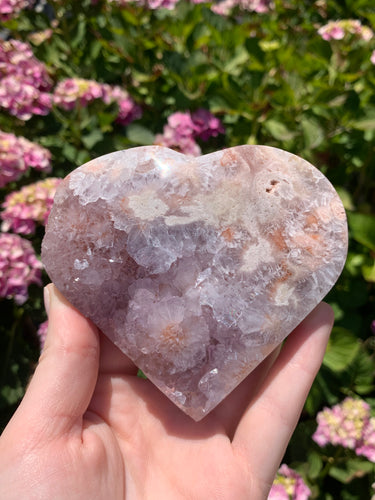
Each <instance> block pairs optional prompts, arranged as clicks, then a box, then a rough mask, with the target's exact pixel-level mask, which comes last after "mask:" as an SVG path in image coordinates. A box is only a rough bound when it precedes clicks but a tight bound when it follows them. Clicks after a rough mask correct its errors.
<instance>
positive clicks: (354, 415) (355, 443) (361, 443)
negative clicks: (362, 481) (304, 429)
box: [313, 398, 375, 462]
mask: <svg viewBox="0 0 375 500" xmlns="http://www.w3.org/2000/svg"><path fill="white" fill-rule="evenodd" d="M317 422H318V427H317V430H316V431H315V433H314V434H313V440H314V441H315V442H316V443H317V444H318V445H319V446H325V445H326V444H328V443H330V444H333V445H336V446H337V445H341V446H343V447H344V448H349V449H352V450H355V452H356V454H357V455H364V456H365V457H367V458H368V459H369V460H371V461H372V462H375V419H374V418H371V416H370V406H369V405H368V404H367V403H366V402H365V401H363V400H361V399H353V398H346V399H344V401H343V402H342V403H340V404H337V405H335V406H333V407H332V408H324V409H323V411H321V412H319V413H318V415H317Z"/></svg>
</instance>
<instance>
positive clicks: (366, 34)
mask: <svg viewBox="0 0 375 500" xmlns="http://www.w3.org/2000/svg"><path fill="white" fill-rule="evenodd" d="M318 33H319V35H320V36H321V37H322V38H323V39H324V40H327V41H329V40H342V39H343V38H345V37H346V36H349V35H354V36H356V37H357V38H359V39H361V40H365V41H366V42H367V41H368V40H371V38H372V37H373V36H374V33H373V31H372V30H371V28H369V27H368V26H363V25H362V23H361V21H359V20H358V19H342V20H339V21H330V22H329V23H327V24H325V25H324V26H321V27H320V28H319V29H318Z"/></svg>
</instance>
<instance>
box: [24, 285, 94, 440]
mask: <svg viewBox="0 0 375 500" xmlns="http://www.w3.org/2000/svg"><path fill="white" fill-rule="evenodd" d="M45 303H46V309H47V312H48V331H47V339H46V343H45V346H44V349H43V351H42V354H41V356H40V360H39V364H38V366H37V368H36V370H35V373H34V376H33V378H32V379H31V382H30V385H29V387H28V389H27V391H26V394H25V397H24V399H23V401H22V403H21V405H20V408H19V410H18V412H17V413H21V414H22V415H23V416H24V417H25V420H24V422H28V423H29V425H32V426H33V430H34V431H36V429H37V428H38V427H39V428H40V430H41V432H42V434H43V438H44V439H48V438H54V437H59V436H61V435H63V434H65V433H67V432H71V431H72V429H73V428H74V427H75V428H77V429H78V430H79V431H80V430H81V427H82V417H83V414H84V413H85V411H86V409H87V407H88V405H89V402H90V400H91V397H92V394H93V391H94V388H95V384H96V380H97V376H98V365H99V334H98V331H97V328H96V327H95V326H94V325H93V324H92V323H91V322H90V321H89V320H88V319H86V318H85V317H84V316H82V314H81V313H79V312H78V311H77V309H75V308H74V307H73V306H72V305H71V304H70V303H69V302H68V301H67V300H66V299H65V297H63V295H62V294H61V293H60V292H59V291H58V289H57V288H56V287H55V286H54V285H52V284H51V285H48V286H47V287H46V288H45ZM18 417H21V415H18Z"/></svg>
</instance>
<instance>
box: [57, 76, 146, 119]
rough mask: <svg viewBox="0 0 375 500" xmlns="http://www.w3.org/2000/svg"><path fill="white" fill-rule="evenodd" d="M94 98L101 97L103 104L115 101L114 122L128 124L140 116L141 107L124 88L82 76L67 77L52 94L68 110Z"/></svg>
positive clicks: (85, 104) (59, 104) (86, 103)
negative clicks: (116, 112) (116, 111)
mask: <svg viewBox="0 0 375 500" xmlns="http://www.w3.org/2000/svg"><path fill="white" fill-rule="evenodd" d="M96 99H101V100H102V101H103V102H104V103H105V104H111V103H113V102H116V103H117V105H118V116H117V118H116V122H117V123H119V124H120V125H128V124H129V123H130V122H132V121H133V120H135V119H137V118H140V117H141V116H142V110H141V108H140V107H139V106H138V105H137V104H135V102H134V101H133V99H132V98H131V97H130V95H129V94H128V92H126V90H124V89H123V88H121V87H119V86H117V85H114V86H111V85H108V84H106V83H99V82H96V81H95V80H85V79H83V78H68V79H66V80H63V81H61V82H60V83H59V84H58V85H57V87H56V88H55V91H54V94H53V100H54V103H55V104H56V105H57V106H60V107H61V108H64V109H66V110H68V111H69V110H71V109H74V108H75V107H76V106H77V105H79V106H82V107H85V106H87V105H88V104H89V103H90V102H92V101H94V100H96Z"/></svg>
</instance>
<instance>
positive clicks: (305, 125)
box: [301, 118, 324, 149]
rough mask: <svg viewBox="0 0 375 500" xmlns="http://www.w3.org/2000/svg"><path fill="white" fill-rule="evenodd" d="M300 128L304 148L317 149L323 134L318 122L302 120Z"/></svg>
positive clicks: (309, 119)
mask: <svg viewBox="0 0 375 500" xmlns="http://www.w3.org/2000/svg"><path fill="white" fill-rule="evenodd" d="M301 126H302V130H303V136H304V139H305V145H306V148H308V149H314V148H317V147H318V146H319V145H320V144H321V143H322V142H323V140H324V132H323V129H322V127H321V126H320V125H319V122H318V121H317V120H314V119H312V118H302V120H301Z"/></svg>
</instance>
